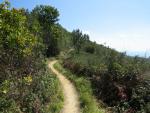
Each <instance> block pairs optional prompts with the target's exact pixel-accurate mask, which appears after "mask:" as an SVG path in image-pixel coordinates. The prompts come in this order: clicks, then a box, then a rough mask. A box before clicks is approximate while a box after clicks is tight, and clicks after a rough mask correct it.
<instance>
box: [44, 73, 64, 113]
mask: <svg viewBox="0 0 150 113" xmlns="http://www.w3.org/2000/svg"><path fill="white" fill-rule="evenodd" d="M51 76H53V77H52V78H53V82H51V83H53V86H54V87H53V89H51V90H50V91H52V92H53V94H51V97H50V99H51V100H50V102H49V103H48V104H47V106H46V108H45V111H44V112H46V113H60V111H61V109H62V108H63V102H64V96H63V92H62V88H61V85H60V83H59V81H58V79H57V78H56V77H55V75H51ZM51 83H50V84H51ZM54 89H55V91H53V90H54Z"/></svg>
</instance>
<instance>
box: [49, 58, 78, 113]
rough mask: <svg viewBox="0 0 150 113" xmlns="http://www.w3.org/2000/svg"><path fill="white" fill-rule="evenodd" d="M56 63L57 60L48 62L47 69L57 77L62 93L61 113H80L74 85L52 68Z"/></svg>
mask: <svg viewBox="0 0 150 113" xmlns="http://www.w3.org/2000/svg"><path fill="white" fill-rule="evenodd" d="M56 62H57V60H55V61H51V62H49V68H50V69H51V70H52V72H53V73H54V74H56V75H57V77H58V79H59V81H60V83H61V85H62V89H63V93H64V107H63V109H62V111H61V113H80V104H79V99H78V94H77V91H76V89H75V87H74V85H73V84H72V83H71V82H70V81H69V80H68V79H67V78H66V77H65V76H63V75H62V74H61V73H60V72H58V71H57V70H56V69H55V68H54V67H53V66H54V64H55V63H56Z"/></svg>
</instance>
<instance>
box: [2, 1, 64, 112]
mask: <svg viewBox="0 0 150 113" xmlns="http://www.w3.org/2000/svg"><path fill="white" fill-rule="evenodd" d="M46 8H47V6H46ZM48 8H49V7H48ZM50 8H51V7H50ZM52 9H53V8H51V10H52ZM28 16H29V15H28ZM28 16H27V13H25V11H24V10H23V9H15V8H12V9H10V8H9V3H8V2H5V3H2V4H0V112H1V113H22V112H25V113H39V112H40V113H46V112H52V113H58V112H59V111H60V108H61V107H62V103H61V102H62V100H63V97H62V93H61V90H60V87H59V83H58V81H57V79H56V78H55V77H54V76H53V75H52V74H51V73H50V72H49V71H48V69H47V64H46V59H45V57H44V56H43V53H44V52H43V51H44V50H45V48H44V46H45V43H43V41H42V39H40V36H42V35H37V34H36V32H38V29H41V28H40V27H41V26H39V27H37V26H36V25H37V24H35V23H32V25H31V26H30V27H35V26H36V28H37V29H34V30H33V29H32V30H31V29H30V28H29V26H28V23H27V21H29V20H28ZM35 18H36V17H35ZM52 20H53V18H52ZM33 22H34V21H33ZM52 22H54V21H52ZM47 24H48V23H47ZM36 30H37V31H36ZM33 31H34V32H33ZM53 32H54V31H53Z"/></svg>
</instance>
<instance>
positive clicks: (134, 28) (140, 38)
mask: <svg viewBox="0 0 150 113" xmlns="http://www.w3.org/2000/svg"><path fill="white" fill-rule="evenodd" d="M0 1H3V0H0ZM10 2H11V4H12V7H17V8H22V7H24V8H28V9H29V10H31V9H33V8H34V7H35V6H36V5H40V4H44V5H52V6H54V7H56V8H57V9H58V11H59V12H60V17H59V19H60V21H59V23H60V24H61V25H62V26H63V27H65V28H66V29H67V30H69V31H72V30H73V29H77V28H79V29H81V30H82V31H83V32H84V33H87V34H89V35H90V38H91V40H92V41H96V42H97V43H99V44H104V43H105V44H106V46H109V47H111V48H114V49H116V50H118V51H120V52H124V51H126V52H127V54H128V55H131V56H134V55H139V56H143V57H144V56H145V55H146V56H147V57H148V56H150V46H149V42H150V37H149V36H150V21H149V20H150V15H149V13H150V7H149V6H150V1H149V0H143V1H141V0H132V1H131V0H122V1H120V0H113V1H112V0H93V1H90V0H82V1H81V0H65V1H59V0H55V1H49V0H32V1H30V0H21V1H20V0H10Z"/></svg>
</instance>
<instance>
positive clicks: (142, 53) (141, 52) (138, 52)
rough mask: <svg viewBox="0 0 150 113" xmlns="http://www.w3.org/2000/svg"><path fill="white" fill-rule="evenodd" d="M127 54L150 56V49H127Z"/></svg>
mask: <svg viewBox="0 0 150 113" xmlns="http://www.w3.org/2000/svg"><path fill="white" fill-rule="evenodd" d="M126 53H127V55H129V56H139V57H146V58H148V57H150V51H149V52H145V51H126Z"/></svg>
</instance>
